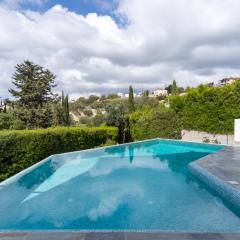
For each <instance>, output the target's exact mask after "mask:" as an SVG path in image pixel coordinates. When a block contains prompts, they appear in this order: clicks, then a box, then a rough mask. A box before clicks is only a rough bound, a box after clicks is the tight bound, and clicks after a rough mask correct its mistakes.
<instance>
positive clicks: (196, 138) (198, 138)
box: [182, 130, 240, 146]
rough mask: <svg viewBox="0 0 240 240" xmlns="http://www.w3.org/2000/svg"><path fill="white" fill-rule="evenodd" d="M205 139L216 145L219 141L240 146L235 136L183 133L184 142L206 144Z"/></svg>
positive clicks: (194, 132)
mask: <svg viewBox="0 0 240 240" xmlns="http://www.w3.org/2000/svg"><path fill="white" fill-rule="evenodd" d="M204 139H205V140H206V139H209V141H210V143H215V141H216V140H217V141H218V143H220V144H225V145H231V146H240V142H236V141H234V135H220V134H211V133H207V132H198V131H187V130H183V131H182V140H183V141H193V142H204Z"/></svg>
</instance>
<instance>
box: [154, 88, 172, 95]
mask: <svg viewBox="0 0 240 240" xmlns="http://www.w3.org/2000/svg"><path fill="white" fill-rule="evenodd" d="M167 95H168V91H167V90H165V89H160V88H159V89H156V90H154V91H153V92H152V96H153V97H158V96H167Z"/></svg>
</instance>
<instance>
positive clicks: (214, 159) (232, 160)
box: [188, 147, 240, 211]
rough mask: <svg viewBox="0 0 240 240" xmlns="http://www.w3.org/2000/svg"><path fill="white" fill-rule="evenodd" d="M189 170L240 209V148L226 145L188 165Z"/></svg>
mask: <svg viewBox="0 0 240 240" xmlns="http://www.w3.org/2000/svg"><path fill="white" fill-rule="evenodd" d="M188 168H189V171H190V172H191V173H192V174H193V175H194V176H195V177H196V178H198V179H199V180H200V181H201V182H203V183H204V184H206V185H207V186H208V187H209V188H211V189H212V190H214V191H215V192H217V193H218V194H219V195H220V196H221V197H222V198H223V199H225V200H226V201H227V202H229V203H230V204H232V205H233V207H234V208H236V209H237V210H238V211H240V148H239V147H225V148H224V149H222V150H220V151H218V152H216V153H213V154H210V155H207V156H206V157H203V158H201V159H199V160H197V161H194V162H192V163H190V164H189V166H188Z"/></svg>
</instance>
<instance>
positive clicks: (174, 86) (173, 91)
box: [172, 80, 178, 96]
mask: <svg viewBox="0 0 240 240" xmlns="http://www.w3.org/2000/svg"><path fill="white" fill-rule="evenodd" d="M172 95H173V96H175V95H178V87H177V82H176V81H175V80H173V84H172Z"/></svg>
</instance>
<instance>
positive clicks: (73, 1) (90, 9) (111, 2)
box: [21, 0, 118, 16]
mask: <svg viewBox="0 0 240 240" xmlns="http://www.w3.org/2000/svg"><path fill="white" fill-rule="evenodd" d="M57 4H60V5H62V6H63V7H66V8H68V9H69V10H70V11H73V12H75V13H78V14H82V15H86V14H88V13H97V14H99V15H110V16H114V11H115V10H116V8H117V5H118V2H117V0H44V1H43V2H42V4H34V3H32V2H29V1H24V2H23V3H22V4H21V7H22V9H31V10H34V11H40V12H43V11H46V10H48V9H49V8H51V7H53V6H54V5H57Z"/></svg>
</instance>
